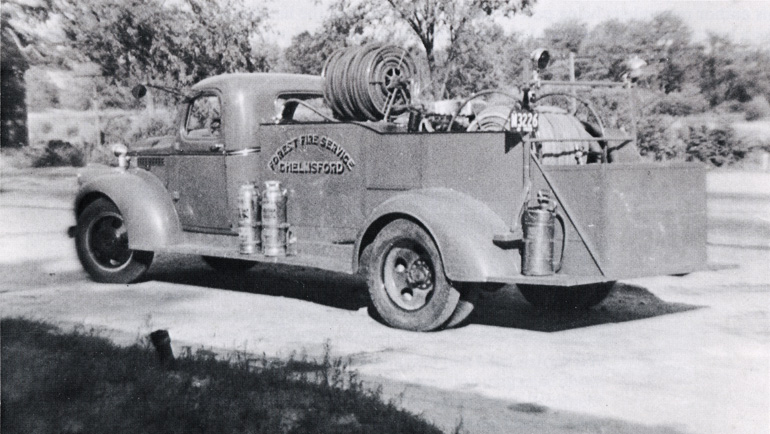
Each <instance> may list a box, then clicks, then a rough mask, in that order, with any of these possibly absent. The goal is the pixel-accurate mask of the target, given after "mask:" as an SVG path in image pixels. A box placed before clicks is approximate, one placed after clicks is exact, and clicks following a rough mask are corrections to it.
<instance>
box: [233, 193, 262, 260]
mask: <svg viewBox="0 0 770 434" xmlns="http://www.w3.org/2000/svg"><path fill="white" fill-rule="evenodd" d="M258 200H259V194H258V192H257V188H256V187H255V186H254V184H243V185H241V187H240V188H239V189H238V246H239V251H240V252H241V254H244V255H253V254H254V253H256V251H257V245H258V244H259V235H258V226H257V223H258V222H257V215H258V214H257V212H258V210H259V202H258Z"/></svg>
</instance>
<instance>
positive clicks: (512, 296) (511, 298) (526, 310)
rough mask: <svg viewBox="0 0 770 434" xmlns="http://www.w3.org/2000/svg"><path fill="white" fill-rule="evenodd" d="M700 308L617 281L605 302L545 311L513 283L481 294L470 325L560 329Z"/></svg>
mask: <svg viewBox="0 0 770 434" xmlns="http://www.w3.org/2000/svg"><path fill="white" fill-rule="evenodd" d="M701 307H702V306H694V305H689V304H684V303H670V302H666V301H664V300H661V299H660V298H658V297H657V296H655V295H654V294H653V293H651V292H650V291H648V290H647V289H645V288H643V287H640V286H634V285H628V284H624V283H617V284H615V287H614V288H613V290H612V292H611V293H610V295H609V296H608V297H607V298H606V299H605V300H604V302H603V303H601V304H599V305H598V306H596V307H593V308H591V309H587V310H580V311H573V312H546V311H541V310H538V309H536V308H534V307H533V306H532V305H530V304H529V303H528V302H527V301H526V300H525V299H524V297H523V296H522V295H521V293H520V292H519V291H518V290H517V289H516V287H515V286H514V285H509V286H505V287H503V288H502V289H500V290H498V291H497V292H494V293H486V294H484V297H482V299H481V301H480V302H478V303H477V304H476V309H475V310H474V312H473V314H472V315H471V317H470V321H469V324H479V325H488V326H496V327H510V328H518V329H525V330H532V331H541V332H559V331H564V330H570V329H576V328H582V327H589V326H594V325H600V324H608V323H620V322H626V321H636V320H641V319H646V318H653V317H657V316H662V315H669V314H673V313H679V312H686V311H690V310H694V309H699V308H701Z"/></svg>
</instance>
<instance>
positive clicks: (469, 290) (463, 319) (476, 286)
mask: <svg viewBox="0 0 770 434" xmlns="http://www.w3.org/2000/svg"><path fill="white" fill-rule="evenodd" d="M453 286H455V287H456V288H457V289H458V290H459V291H460V301H459V302H457V307H456V308H455V311H454V312H452V316H451V317H449V320H448V321H447V322H446V324H444V328H452V327H458V326H462V325H465V324H467V323H468V318H469V317H470V315H471V314H472V313H473V311H474V309H476V305H477V304H478V303H479V302H480V301H481V294H482V293H488V292H496V291H498V290H500V288H502V287H503V286H505V285H504V284H501V283H485V282H463V283H457V282H455V283H454V285H453Z"/></svg>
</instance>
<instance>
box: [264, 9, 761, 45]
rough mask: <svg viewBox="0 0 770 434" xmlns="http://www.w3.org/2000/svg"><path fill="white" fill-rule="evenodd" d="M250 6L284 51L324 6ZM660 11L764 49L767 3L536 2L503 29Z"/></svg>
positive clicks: (531, 31) (537, 28) (536, 30)
mask: <svg viewBox="0 0 770 434" xmlns="http://www.w3.org/2000/svg"><path fill="white" fill-rule="evenodd" d="M373 1H381V0H373ZM250 2H251V3H252V4H255V5H264V6H266V7H267V8H268V9H269V10H271V11H272V14H271V16H272V17H271V21H272V23H273V27H274V29H273V31H274V32H275V33H276V36H275V40H276V42H278V43H279V44H280V45H282V46H287V45H289V43H290V41H291V37H292V36H294V35H296V34H298V33H300V32H302V31H304V30H310V31H312V30H314V29H316V28H318V26H320V24H321V22H322V21H323V18H324V16H325V13H326V6H325V5H326V4H327V2H328V0H321V1H320V2H319V1H317V0H267V1H264V0H251V1H250ZM665 10H671V11H673V12H675V13H677V14H678V15H679V16H681V17H682V18H683V19H684V20H685V22H686V23H687V24H688V25H689V26H690V27H691V28H692V29H693V31H694V37H695V39H696V40H699V39H703V38H705V37H706V35H707V32H709V31H712V32H716V33H719V34H727V35H729V36H731V37H732V38H733V40H735V41H737V42H744V41H745V42H750V43H754V44H759V43H766V44H770V0H667V1H663V0H636V1H633V0H537V3H536V4H535V7H534V9H533V12H534V13H533V15H532V16H531V17H527V16H520V17H517V18H514V19H513V20H512V22H511V23H510V24H509V25H510V28H511V29H513V30H515V31H517V32H519V33H523V34H524V35H529V36H540V33H541V32H542V30H543V29H544V28H546V27H548V26H549V25H551V24H553V23H555V22H558V21H562V20H565V19H572V18H575V19H578V20H580V21H583V22H586V23H588V24H589V25H593V24H597V23H599V22H601V21H604V20H608V19H612V18H617V19H620V20H628V19H647V18H649V17H651V16H652V15H654V14H655V13H656V12H660V11H665Z"/></svg>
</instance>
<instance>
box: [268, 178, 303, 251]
mask: <svg viewBox="0 0 770 434" xmlns="http://www.w3.org/2000/svg"><path fill="white" fill-rule="evenodd" d="M287 193H288V192H287V191H286V189H284V188H283V187H282V186H281V183H280V182H279V181H265V188H264V190H262V201H261V204H262V254H263V255H265V256H286V254H287V246H288V244H289V242H290V241H291V242H292V243H294V242H296V238H295V237H293V235H292V234H291V233H290V231H289V223H288V222H287V219H286V202H287ZM288 247H289V251H288V253H289V254H291V253H293V249H292V248H291V247H293V246H288Z"/></svg>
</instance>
